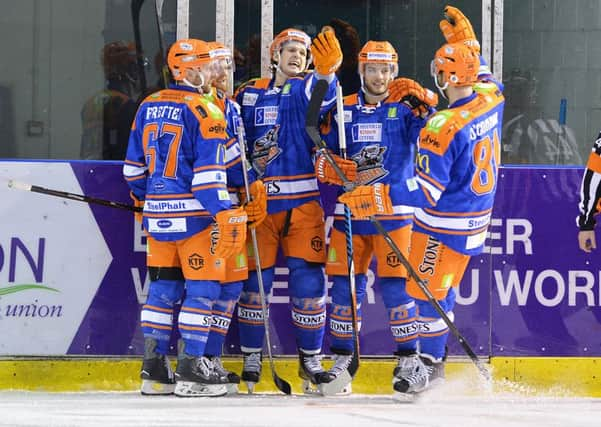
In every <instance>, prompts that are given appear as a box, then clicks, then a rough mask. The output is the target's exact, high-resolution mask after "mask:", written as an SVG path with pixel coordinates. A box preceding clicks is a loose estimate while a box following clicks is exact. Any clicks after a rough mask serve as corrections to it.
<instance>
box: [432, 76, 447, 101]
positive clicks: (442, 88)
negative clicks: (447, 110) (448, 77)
mask: <svg viewBox="0 0 601 427" xmlns="http://www.w3.org/2000/svg"><path fill="white" fill-rule="evenodd" d="M432 77H433V78H434V85H435V86H436V89H438V92H439V93H440V95H441V96H442V97H443V98H444V99H446V100H447V101H448V100H449V97H448V96H447V92H446V90H447V88H448V87H449V82H445V84H444V85H443V86H440V85H439V84H438V78H437V77H436V76H432Z"/></svg>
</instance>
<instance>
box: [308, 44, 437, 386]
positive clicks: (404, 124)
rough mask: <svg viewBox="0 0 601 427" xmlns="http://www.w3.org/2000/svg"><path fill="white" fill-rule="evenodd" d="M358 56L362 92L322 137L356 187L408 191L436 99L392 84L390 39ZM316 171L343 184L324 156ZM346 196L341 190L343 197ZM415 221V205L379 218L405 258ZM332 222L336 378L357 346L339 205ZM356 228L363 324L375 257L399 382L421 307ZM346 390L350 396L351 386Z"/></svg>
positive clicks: (379, 245) (384, 255) (394, 67)
mask: <svg viewBox="0 0 601 427" xmlns="http://www.w3.org/2000/svg"><path fill="white" fill-rule="evenodd" d="M358 56H359V75H360V78H361V90H360V91H359V92H358V93H355V94H352V95H350V96H347V97H345V98H344V111H343V112H342V113H339V112H338V111H336V110H332V111H331V112H330V113H329V114H328V118H329V120H327V121H326V124H325V125H324V126H322V135H323V139H324V141H326V144H327V145H328V148H329V149H330V150H331V151H332V156H333V157H334V159H335V160H336V162H337V163H338V166H340V168H341V169H342V170H343V171H344V172H345V175H346V176H347V178H348V179H349V180H351V181H354V183H355V184H356V185H373V184H375V183H380V184H387V185H391V186H399V185H402V186H404V185H405V184H404V182H405V181H406V180H407V179H408V178H410V177H412V176H413V171H414V169H415V165H414V160H415V153H416V146H417V137H418V135H419V131H420V130H421V128H422V127H423V125H424V124H425V123H426V120H425V118H423V117H422V116H424V117H425V116H427V115H428V114H429V113H430V112H431V111H432V108H433V107H434V106H435V105H436V104H437V102H438V97H437V96H436V95H435V94H434V93H433V92H431V91H429V90H425V89H423V88H422V87H421V86H420V85H419V84H418V83H416V82H414V81H413V80H409V79H398V80H396V81H394V84H393V80H394V79H395V77H396V76H397V73H398V55H397V53H396V51H395V49H394V48H393V47H392V45H391V44H390V43H389V42H387V41H368V42H367V43H366V44H365V45H364V46H363V48H362V49H361V51H360V52H359V55H358ZM408 86H411V87H412V88H413V92H414V93H416V94H417V93H419V94H420V95H421V96H420V97H421V100H420V101H418V102H417V104H416V105H414V108H415V113H414V112H413V111H412V108H411V107H410V106H408V105H407V104H405V103H404V102H402V101H401V98H404V97H405V96H408V97H409V96H411V94H410V93H409V90H408ZM400 90H402V91H403V93H401V92H400ZM389 95H390V96H389ZM420 107H421V111H420V110H419V108H420ZM341 118H343V119H344V129H345V135H346V141H347V144H348V150H347V154H348V158H349V160H344V159H343V158H341V157H339V156H337V155H336V154H335V153H339V151H340V146H339V135H338V123H337V121H338V120H340V119H341ZM315 172H316V174H317V177H318V179H319V180H320V181H321V182H325V183H329V184H337V185H341V184H342V181H341V179H340V177H339V176H338V175H337V174H336V172H335V171H334V170H333V168H332V166H331V165H330V164H329V163H328V162H327V161H326V158H325V156H323V155H320V156H319V157H318V158H317V160H316V162H315ZM342 191H343V190H342V187H340V193H342ZM412 217H413V208H412V207H409V206H403V205H395V206H393V211H392V212H391V213H390V214H389V215H378V219H379V220H380V221H382V224H383V225H384V227H385V228H386V230H387V231H388V232H389V233H390V236H391V237H392V239H393V240H394V242H395V243H396V244H397V246H398V247H399V248H401V250H402V251H403V253H404V254H405V256H408V253H409V239H410V235H411V219H412ZM334 218H335V220H334V227H333V229H332V234H331V236H330V245H329V249H328V260H327V264H326V272H327V274H328V276H329V277H330V278H331V280H332V281H333V286H332V290H331V297H332V305H331V310H330V323H329V333H330V344H331V351H332V352H333V353H334V360H335V363H334V366H333V367H332V369H330V371H329V372H330V373H332V374H334V375H335V376H336V377H338V376H339V375H340V374H341V373H342V372H343V371H344V370H346V369H348V367H349V365H350V363H351V359H352V355H353V348H354V347H353V346H354V343H353V339H352V338H353V334H352V331H353V329H352V318H351V295H350V288H349V286H350V285H349V272H348V260H347V252H346V240H345V221H344V205H343V204H342V203H338V204H337V205H336V209H335V217H334ZM351 229H352V235H353V249H354V257H353V258H354V261H355V278H356V300H357V307H358V310H357V311H358V320H359V321H361V319H362V317H361V302H362V301H363V298H364V296H365V292H366V284H367V270H368V267H369V264H370V262H371V259H372V257H374V256H375V257H376V259H377V264H378V270H377V276H378V285H379V288H380V291H381V293H382V297H383V300H384V305H385V307H386V310H387V312H388V321H389V326H390V330H391V332H392V337H393V339H394V342H395V347H396V352H395V354H396V356H397V358H398V364H397V367H396V368H395V371H394V373H395V374H398V375H399V378H402V377H403V376H406V374H407V373H408V372H409V373H410V372H411V371H412V367H413V366H414V365H415V364H417V363H418V356H417V338H418V331H417V322H416V313H415V311H416V309H415V302H414V301H413V298H412V297H410V296H409V295H408V294H407V292H406V290H405V278H406V276H407V272H406V271H405V268H404V267H403V266H402V265H401V263H400V262H399V260H398V259H396V257H395V256H394V254H393V253H392V252H391V250H390V248H389V247H388V245H387V244H386V241H385V240H384V238H383V236H381V235H380V234H379V233H378V232H377V230H376V228H375V227H374V226H373V225H372V224H371V222H370V221H369V220H368V219H367V218H353V219H352V223H351ZM401 373H402V374H401ZM395 378H397V377H395ZM397 379H398V378H397ZM342 390H343V392H350V384H349V385H347V386H345V387H344V388H343V389H342Z"/></svg>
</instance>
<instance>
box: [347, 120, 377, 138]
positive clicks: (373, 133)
mask: <svg viewBox="0 0 601 427" xmlns="http://www.w3.org/2000/svg"><path fill="white" fill-rule="evenodd" d="M352 135H353V142H380V141H382V123H358V124H355V125H353V129H352Z"/></svg>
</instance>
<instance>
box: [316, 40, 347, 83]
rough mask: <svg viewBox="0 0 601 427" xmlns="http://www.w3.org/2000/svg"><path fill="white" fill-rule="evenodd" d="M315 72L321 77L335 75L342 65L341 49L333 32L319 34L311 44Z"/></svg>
mask: <svg viewBox="0 0 601 427" xmlns="http://www.w3.org/2000/svg"><path fill="white" fill-rule="evenodd" d="M311 55H313V64H315V70H316V71H317V72H318V73H319V74H321V75H322V76H327V75H328V74H332V73H335V72H336V70H337V69H338V68H339V67H340V64H342V49H341V48H340V43H339V42H338V39H337V38H336V35H334V32H333V31H329V30H328V31H325V32H323V33H319V34H318V35H317V37H315V38H314V39H313V44H311Z"/></svg>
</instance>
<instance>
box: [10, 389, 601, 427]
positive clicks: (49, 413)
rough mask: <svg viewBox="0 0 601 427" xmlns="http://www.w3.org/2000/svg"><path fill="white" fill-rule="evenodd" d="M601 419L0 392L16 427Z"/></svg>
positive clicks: (582, 403)
mask: <svg viewBox="0 0 601 427" xmlns="http://www.w3.org/2000/svg"><path fill="white" fill-rule="evenodd" d="M433 393H434V392H433ZM485 394H486V393H485ZM600 414H601V399H586V398H573V397H527V396H522V395H517V394H516V395H513V394H502V395H493V394H488V395H485V396H473V395H457V394H455V395H452V396H450V395H449V393H448V389H447V390H446V392H445V394H444V395H443V394H441V393H440V392H436V393H435V394H432V393H431V394H429V395H426V396H424V397H422V398H421V399H420V400H418V401H416V402H413V403H399V402H397V401H394V400H393V399H392V397H391V396H382V395H379V396H374V395H352V396H348V397H329V398H323V397H311V396H284V395H275V394H271V395H252V396H249V395H242V394H240V395H236V396H226V397H221V398H177V397H174V396H156V397H155V396H152V397H149V396H141V395H139V394H138V393H134V392H121V393H117V392H115V393H96V392H93V393H41V392H22V391H4V392H0V426H11V427H15V426H44V427H49V426H61V427H62V426H77V427H88V426H103V427H105V426H127V427H135V426H144V427H152V426H157V427H158V426H161V427H169V426H178V427H180V426H202V427H213V426H215V427H217V426H218V427H230V426H241V427H242V426H243V427H264V426H274V427H275V426H278V427H280V426H281V427H318V426H327V427H334V426H345V427H352V426H361V427H371V426H416V427H429V426H433V427H434V426H436V427H446V426H462V427H467V426H478V427H497V426H498V427H513V426H533V427H534V426H537V427H538V426H544V427H553V426H562V427H563V426H567V427H587V426H591V427H592V426H596V427H598V426H599V425H601V421H600Z"/></svg>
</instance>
